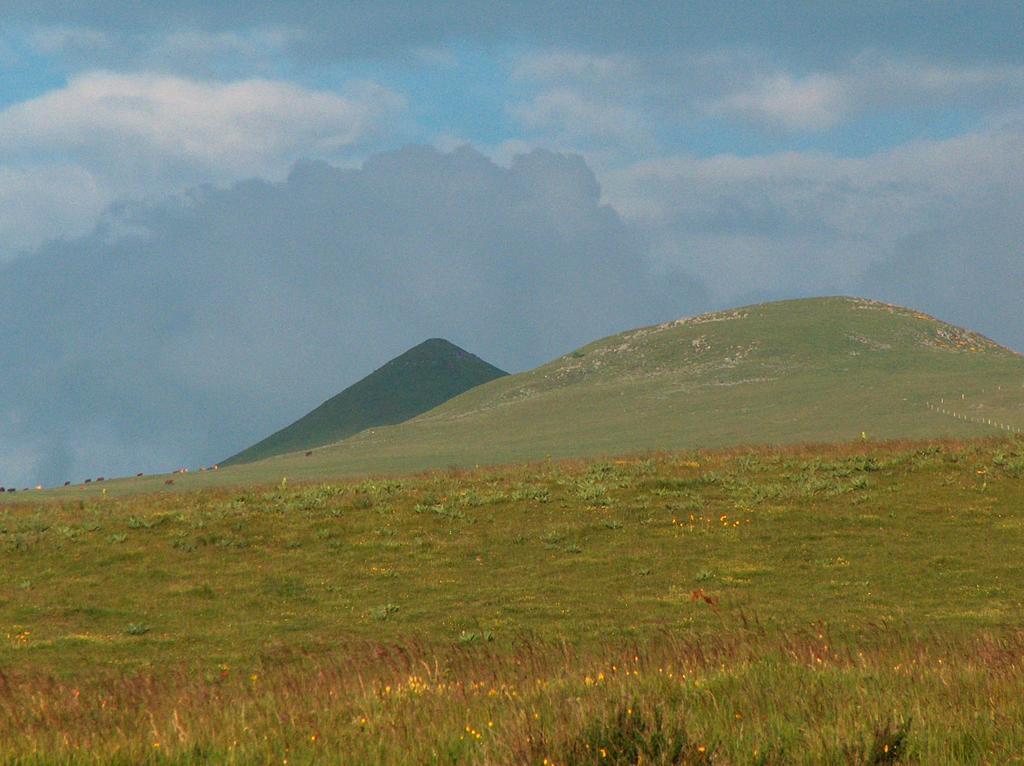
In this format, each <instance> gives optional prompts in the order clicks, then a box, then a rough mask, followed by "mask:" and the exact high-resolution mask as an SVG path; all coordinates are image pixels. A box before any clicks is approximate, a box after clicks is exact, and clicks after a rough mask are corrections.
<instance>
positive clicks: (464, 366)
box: [222, 338, 508, 466]
mask: <svg viewBox="0 0 1024 766" xmlns="http://www.w3.org/2000/svg"><path fill="white" fill-rule="evenodd" d="M507 374H508V373H506V372H504V371H502V370H499V369H498V368H497V367H495V366H493V365H491V364H488V363H487V362H485V361H483V360H482V359H480V358H479V357H477V356H474V355H473V354H470V353H469V352H468V351H465V350H463V349H461V348H459V347H458V346H456V345H455V344H453V343H450V342H448V341H446V340H443V339H442V338H431V339H430V340H427V341H424V342H423V343H420V344H419V345H418V346H415V347H413V348H411V349H409V350H408V351H406V352H405V353H404V354H402V355H401V356H398V357H395V358H394V359H392V360H391V361H390V362H388V363H387V364H385V365H384V366H383V367H380V368H379V369H377V370H375V371H374V372H372V373H370V374H369V375H367V376H366V377H365V378H363V379H362V380H360V381H359V382H358V383H355V384H354V385H352V386H349V387H348V388H346V389H345V390H344V391H342V392H341V393H340V394H338V395H337V396H333V397H331V398H330V399H328V400H327V401H326V402H324V403H323V404H321V405H320V406H319V407H317V408H316V409H315V410H313V411H312V412H310V413H309V414H307V415H304V416H303V417H301V418H299V419H298V420H296V421H295V422H294V423H292V424H291V425H289V426H286V427H285V428H282V429H281V430H280V431H277V432H276V433H274V434H271V435H270V436H268V437H267V438H266V439H264V440H262V441H260V442H258V443H256V444H254V445H253V446H251V447H249V448H248V449H245V450H242V451H241V452H239V453H238V454H237V455H234V456H233V457H231V458H229V459H227V460H225V461H224V462H223V463H222V465H224V466H229V465H232V464H237V463H249V462H252V461H255V460H262V459H264V458H268V457H271V456H273V455H281V454H284V453H286V452H295V451H298V450H309V449H311V448H313V447H320V446H322V445H324V444H330V443H332V442H337V441H340V440H342V439H344V438H346V437H348V436H351V435H352V434H355V433H358V432H359V431H362V430H363V429H366V428H372V427H374V426H381V425H391V424H394V423H401V422H402V421H404V420H408V419H409V418H412V417H415V416H416V415H419V414H420V413H422V412H426V411H427V410H429V409H431V408H432V407H436V406H437V405H439V404H441V403H443V402H445V401H447V400H448V399H451V398H452V397H453V396H456V395H458V394H461V393H462V392H464V391H467V390H468V389H471V388H473V387H475V386H479V385H480V384H481V383H486V382H488V381H490V380H494V379H495V378H498V377H502V376H504V375H507Z"/></svg>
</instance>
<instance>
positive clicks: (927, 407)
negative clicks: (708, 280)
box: [4, 298, 1024, 501]
mask: <svg viewBox="0 0 1024 766" xmlns="http://www.w3.org/2000/svg"><path fill="white" fill-rule="evenodd" d="M990 423H991V424H990ZM1007 429H1010V430H1007ZM1017 430H1024V357H1021V356H1020V355H1019V354H1016V353H1014V352H1012V351H1010V350H1008V349H1006V348H1003V347H1001V346H999V345H997V344H995V343H993V342H992V341H990V340H988V339H986V338H984V337H982V336H979V335H977V334H974V333H971V332H969V331H967V330H963V329H960V328H957V327H953V326H951V325H948V324H945V323H943V322H940V321H938V320H936V319H934V318H932V317H930V316H927V315H925V314H921V313H919V312H916V311H912V310H910V309H905V308H900V307H898V306H891V305H888V304H883V303H878V302H874V301H866V300H861V299H856V298H817V299H808V300H797V301H784V302H778V303H768V304H763V305H757V306H748V307H745V308H740V309H736V310H733V311H726V312H719V313H714V314H707V315H703V316H699V317H694V318H690V319H682V320H678V321H675V322H669V323H666V324H662V325H656V326H653V327H645V328H641V329H637V330H631V331H629V332H625V333H622V334H620V335H614V336H611V337H609V338H604V339H602V340H599V341H596V342H594V343H591V344H589V345H587V346H584V347H583V348H581V349H578V350H577V351H574V352H572V353H570V354H566V355H565V356H563V357H560V358H558V359H555V360H553V361H551V362H549V363H548V364H545V365H543V366H541V367H538V368H536V369H534V370H531V371H529V372H524V373H521V374H518V375H509V376H504V377H500V378H497V379H495V380H493V381H491V382H489V383H485V384H484V385H481V386H478V387H476V388H473V389H471V390H469V391H467V392H465V393H463V394H461V395H460V396H457V397H454V398H452V399H450V400H449V401H447V402H445V403H444V404H442V405H441V406H439V407H436V408H434V409H433V410H430V411H428V412H425V413H423V414H422V415H420V416H418V417H416V418H414V419H412V420H409V421H407V422H404V423H402V424H401V425H396V426H390V427H374V428H373V429H372V430H366V431H362V432H361V433H358V434H356V435H353V436H351V437H349V438H347V439H345V440H344V441H341V442H339V443H336V444H333V445H331V446H329V447H324V448H322V449H318V450H317V451H316V453H315V454H314V455H312V456H310V457H306V456H304V455H303V453H301V452H300V453H298V454H294V453H293V454H288V455H283V456H280V457H275V458H271V459H269V460H264V461H260V462H255V463H250V464H246V465H239V466H234V467H231V468H229V469H226V470H221V471H218V472H206V473H203V474H195V473H193V474H189V475H186V476H176V477H174V484H173V485H164V481H165V478H164V477H144V478H142V479H127V480H121V481H117V482H109V481H108V482H106V483H105V484H104V485H102V487H97V486H96V485H95V484H93V485H89V486H83V487H72V488H70V489H69V490H66V491H56V492H52V493H43V494H44V495H48V496H54V497H68V496H71V497H76V498H77V497H89V496H91V495H94V494H99V493H101V492H102V491H103V490H104V489H106V491H107V492H108V493H110V494H117V493H125V492H129V493H130V492H141V491H156V490H162V491H177V490H181V489H190V488H198V487H207V486H230V485H240V484H247V483H252V482H261V481H263V482H265V481H275V482H276V481H280V480H281V479H282V478H285V477H287V478H288V479H289V480H292V481H295V480H320V479H323V478H326V477H339V476H354V475H366V476H369V475H382V474H388V473H391V474H394V473H403V472H409V471H417V470H423V469H427V468H447V467H449V466H453V465H454V466H462V467H472V466H476V465H492V464H503V463H509V462H516V461H524V460H537V459H543V458H546V457H549V456H550V457H554V458H561V457H577V456H596V455H602V454H622V453H626V452H643V451H645V450H666V449H693V448H698V447H719V446H728V445H739V444H787V443H800V442H834V441H846V440H851V439H860V438H862V435H863V436H864V437H866V438H867V439H868V440H881V439H894V438H930V437H943V436H948V437H971V436H985V435H997V434H1000V433H1002V434H1007V433H1015V432H1016V431H1017ZM9 499H10V498H9V497H8V498H4V500H5V501H6V500H9Z"/></svg>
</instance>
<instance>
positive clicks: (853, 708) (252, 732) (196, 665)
mask: <svg viewBox="0 0 1024 766" xmlns="http://www.w3.org/2000/svg"><path fill="white" fill-rule="evenodd" d="M22 500H23V501H24V500H28V498H22ZM0 555H2V561H3V578H2V579H0V761H2V762H4V763H18V764H51V763H61V764H78V763H97V764H98V763H124V764H129V763H130V764H136V763H154V764H156V763H167V764H171V763H181V764H184V763H285V762H287V763H288V764H314V763H317V764H321V763H323V764H328V763H360V764H361V763H382V764H404V763H410V764H419V763H480V764H492V763H493V764H522V763H531V764H532V763H536V764H544V763H545V762H546V763H548V764H552V763H553V764H598V763H615V764H625V763H630V764H635V763H645V764H646V763H680V764H709V763H713V764H788V763H803V764H820V763H837V764H847V763H851V764H867V763H876V764H880V763H915V764H954V763H990V764H1009V763H1024V759H1022V757H1021V753H1024V695H1022V694H1021V693H1020V690H1021V688H1024V665H1022V661H1024V630H1022V626H1024V576H1022V575H1021V572H1020V561H1021V559H1022V555H1024V440H1022V439H1020V438H1002V439H991V440H973V441H972V440H968V441H942V442H892V443H882V444H878V443H871V442H868V443H851V444H845V445H838V446H820V447H810V446H804V447H792V448H777V449H746V448H737V449H733V450H725V451H700V452H698V451H687V452H674V453H651V454H645V455H639V456H632V457H623V458H618V459H612V458H609V459H602V460H597V461H595V460H589V461H583V460H579V461H541V462H537V463H532V464H527V465H519V466H509V467H504V468H493V469H481V470H475V471H462V470H450V471H441V472H434V473H422V474H418V475H409V476H402V477H397V478H396V477H382V478H375V479H361V480H352V481H337V482H332V483H329V484H324V483H311V484H302V483H297V482H295V481H294V480H288V481H287V482H282V483H281V484H276V485H264V486H261V487H249V488H245V489H232V488H210V489H206V490H203V491H197V492H180V493H177V494H152V495H135V496H126V497H114V496H108V497H96V496H92V497H83V498H80V499H73V500H71V499H66V500H63V501H60V500H58V501H54V500H49V501H45V502H38V503H32V502H18V503H11V502H8V503H6V504H5V505H3V506H2V507H0ZM545 759H546V761H545Z"/></svg>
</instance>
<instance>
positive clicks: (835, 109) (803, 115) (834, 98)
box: [708, 75, 850, 130]
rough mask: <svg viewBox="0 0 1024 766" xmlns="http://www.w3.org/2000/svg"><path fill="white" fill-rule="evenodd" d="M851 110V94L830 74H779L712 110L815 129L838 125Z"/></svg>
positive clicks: (710, 110) (721, 100)
mask: <svg viewBox="0 0 1024 766" xmlns="http://www.w3.org/2000/svg"><path fill="white" fill-rule="evenodd" d="M849 109H850V103H849V95H848V93H847V92H846V90H845V89H844V88H843V84H842V82H841V81H840V80H839V79H838V78H836V77H833V76H830V75H811V76H809V77H804V78H800V79H794V78H792V77H789V76H787V75H776V76H774V77H769V78H765V79H762V80H761V81H759V82H758V83H756V84H755V85H754V86H753V87H752V88H750V89H749V90H744V91H740V92H739V93H734V94H732V95H730V96H726V97H725V98H722V99H719V100H717V101H715V102H713V103H712V104H711V105H710V106H709V107H708V111H709V112H710V113H711V114H732V115H739V116H740V117H745V118H748V119H753V120H756V121H765V122H769V123H771V124H775V125H781V126H782V127H784V128H789V129H814V130H820V129H823V128H831V127H832V126H834V125H836V124H838V123H839V122H840V121H842V119H843V118H844V117H845V116H846V114H847V112H848V111H849Z"/></svg>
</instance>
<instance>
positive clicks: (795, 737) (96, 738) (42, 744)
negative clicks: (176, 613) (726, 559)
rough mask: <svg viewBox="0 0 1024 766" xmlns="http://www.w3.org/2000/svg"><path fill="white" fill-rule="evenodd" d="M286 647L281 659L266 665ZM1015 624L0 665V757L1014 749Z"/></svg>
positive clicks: (507, 756) (477, 760)
mask: <svg viewBox="0 0 1024 766" xmlns="http://www.w3.org/2000/svg"><path fill="white" fill-rule="evenodd" d="M282 660H287V661H282ZM1022 662H1024V632H1020V631H1016V632H1015V631H1007V632H1004V633H1000V634H983V635H978V636H975V637H973V638H971V639H970V640H963V641H948V640H943V639H941V638H938V637H933V638H930V639H929V638H919V639H915V640H907V639H906V638H905V637H904V636H902V635H901V634H900V633H897V632H894V631H892V630H889V629H885V628H877V629H873V630H871V631H869V632H866V633H865V634H864V635H862V636H861V637H860V640H858V641H857V642H856V643H839V644H833V643H831V641H830V638H829V636H828V633H827V630H826V628H825V626H818V628H816V629H813V630H809V631H803V632H796V633H785V634H776V635H773V634H771V633H770V632H765V631H763V630H758V629H756V628H755V627H754V626H748V627H747V628H744V627H742V626H741V625H736V626H734V627H733V628H732V629H730V630H729V631H728V632H724V633H722V634H721V635H719V636H717V637H713V638H705V639H701V640H694V639H692V638H690V637H688V636H686V635H685V634H679V633H671V632H665V633H662V634H660V635H657V636H652V637H651V638H649V639H646V640H644V641H641V642H620V641H607V642H604V643H601V644H597V645H590V646H587V647H573V646H571V645H569V644H564V643H556V642H550V641H542V640H538V639H535V638H524V639H522V640H519V641H517V642H516V643H515V644H514V645H511V646H494V645H489V644H480V645H473V646H465V645H449V646H443V647H442V646H432V645H429V644H426V643H422V642H417V641H406V642H402V643H391V644H375V643H369V642H367V643H353V644H350V645H345V646H340V647H338V648H337V649H336V650H335V651H334V652H332V653H330V654H328V655H318V656H316V657H303V656H288V657H283V656H280V655H278V656H270V655H268V656H264V657H263V658H262V659H261V660H260V661H259V662H257V663H256V664H254V665H253V666H251V667H248V668H244V669H243V668H232V667H223V668H221V669H219V670H217V671H216V672H209V673H205V674H203V673H195V672H184V671H177V670H173V669H166V670H162V671H158V672H152V673H137V674H135V673H133V674H116V673H113V674H112V673H104V674H99V675H93V676H89V677H84V678H80V679H75V680H57V679H54V678H52V677H46V676H40V675H35V674H30V675H23V674H5V675H2V676H0V760H2V762H3V763H5V764H57V763H59V764H143V763H152V764H193V763H195V764H198V763H224V764H248V763H281V764H284V763H288V764H314V763H356V764H371V763H373V764H426V763H436V764H461V763H466V764H508V766H513V765H516V766H518V765H519V764H545V763H546V764H559V765H560V766H561V765H565V766H576V765H583V764H588V765H589V764H637V763H642V764H886V763H915V764H928V765H929V766H942V765H943V764H961V763H991V764H1011V763H1021V762H1022V752H1024V751H1022V747H1021V746H1022V743H1024V695H1022V694H1021V693H1020V690H1021V689H1022V688H1024V664H1022Z"/></svg>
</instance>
